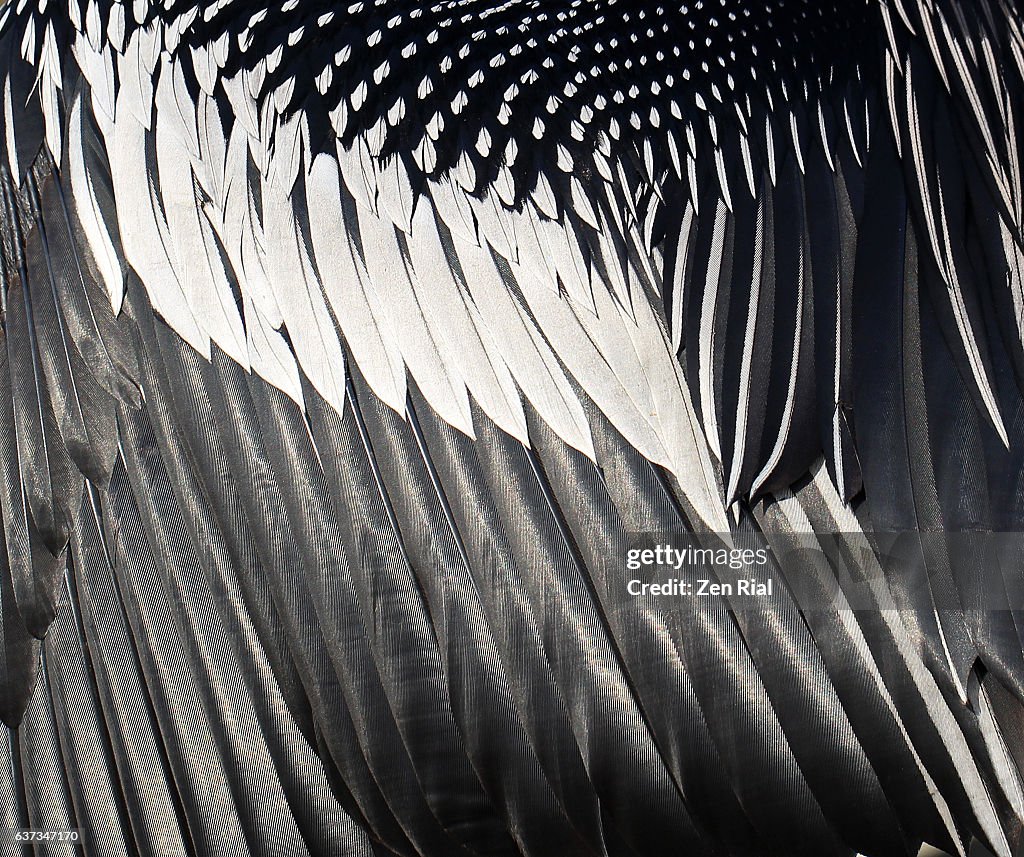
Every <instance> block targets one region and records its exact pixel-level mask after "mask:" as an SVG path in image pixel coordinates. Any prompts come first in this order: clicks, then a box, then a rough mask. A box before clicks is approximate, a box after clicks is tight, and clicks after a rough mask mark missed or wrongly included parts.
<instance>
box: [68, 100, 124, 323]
mask: <svg viewBox="0 0 1024 857" xmlns="http://www.w3.org/2000/svg"><path fill="white" fill-rule="evenodd" d="M83 109H84V105H83V103H82V95H81V93H79V94H78V95H76V96H75V100H74V102H72V105H71V116H70V120H69V122H68V167H69V179H70V182H71V200H72V203H73V205H74V207H75V214H76V215H77V218H78V222H79V223H80V224H81V227H82V232H83V234H84V237H85V241H86V245H87V246H88V248H89V250H90V252H91V253H92V257H93V259H94V260H95V262H96V267H97V269H98V270H99V274H100V278H101V279H102V280H103V285H104V288H105V289H106V291H107V295H108V296H109V298H110V304H111V306H112V307H113V309H114V312H115V314H116V313H119V312H120V311H121V302H122V300H123V299H124V269H123V268H122V267H121V260H120V258H119V257H118V252H117V250H116V249H115V247H114V241H113V239H112V238H111V234H112V232H111V226H108V224H107V223H106V222H105V221H104V218H103V214H102V212H101V210H100V206H99V201H98V199H97V197H96V190H95V186H94V183H93V179H92V176H91V175H90V174H89V170H88V167H87V166H86V160H85V150H84V140H83V137H82V127H83V126H82V123H83V121H84V119H85V117H84V116H83V115H82V111H83ZM112 227H113V228H114V229H116V228H117V224H116V223H115V224H112Z"/></svg>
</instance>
